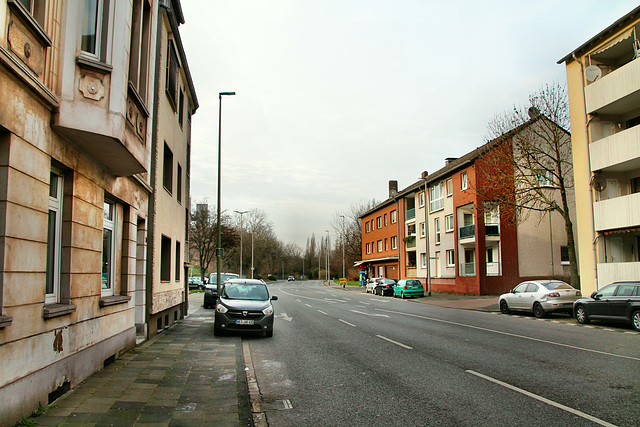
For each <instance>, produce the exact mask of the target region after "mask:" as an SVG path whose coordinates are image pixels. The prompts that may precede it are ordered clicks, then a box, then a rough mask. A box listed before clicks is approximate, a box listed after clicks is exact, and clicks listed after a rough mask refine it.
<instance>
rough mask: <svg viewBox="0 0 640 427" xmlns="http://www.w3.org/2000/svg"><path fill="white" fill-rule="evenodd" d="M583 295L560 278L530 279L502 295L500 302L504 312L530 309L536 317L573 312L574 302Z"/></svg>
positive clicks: (501, 309)
mask: <svg viewBox="0 0 640 427" xmlns="http://www.w3.org/2000/svg"><path fill="white" fill-rule="evenodd" d="M581 296H582V294H581V293H580V291H579V290H577V289H575V288H573V287H572V286H571V285H569V284H568V283H565V282H562V281H560V280H529V281H527V282H522V283H520V284H519V285H518V286H516V287H515V288H514V289H513V290H512V291H511V292H509V293H508V294H502V295H500V298H499V304H500V311H501V312H502V313H504V314H508V313H510V312H511V311H530V312H533V314H534V316H536V317H544V316H546V314H547V313H552V312H566V313H568V314H571V312H572V310H573V302H574V301H575V300H577V299H578V298H580V297H581Z"/></svg>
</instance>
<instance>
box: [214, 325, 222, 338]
mask: <svg viewBox="0 0 640 427" xmlns="http://www.w3.org/2000/svg"><path fill="white" fill-rule="evenodd" d="M221 335H222V329H220V328H216V327H214V328H213V336H214V337H219V336H221Z"/></svg>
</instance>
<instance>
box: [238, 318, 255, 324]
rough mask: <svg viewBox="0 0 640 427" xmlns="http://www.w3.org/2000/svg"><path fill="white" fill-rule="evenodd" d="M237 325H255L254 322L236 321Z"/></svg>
mask: <svg viewBox="0 0 640 427" xmlns="http://www.w3.org/2000/svg"><path fill="white" fill-rule="evenodd" d="M236 325H253V320H246V319H242V320H236Z"/></svg>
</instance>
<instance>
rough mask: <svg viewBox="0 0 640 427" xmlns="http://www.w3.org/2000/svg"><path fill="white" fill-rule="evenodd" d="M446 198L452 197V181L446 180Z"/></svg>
mask: <svg viewBox="0 0 640 427" xmlns="http://www.w3.org/2000/svg"><path fill="white" fill-rule="evenodd" d="M446 185H447V197H451V196H453V180H452V179H451V178H449V179H448V180H447V184H446Z"/></svg>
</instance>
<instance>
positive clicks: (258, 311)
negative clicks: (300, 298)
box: [213, 279, 278, 337]
mask: <svg viewBox="0 0 640 427" xmlns="http://www.w3.org/2000/svg"><path fill="white" fill-rule="evenodd" d="M277 299H278V297H277V296H275V295H273V296H270V295H269V289H268V288H267V285H266V284H265V283H264V282H263V281H262V280H253V279H231V280H227V281H226V282H225V283H224V286H223V287H222V289H221V292H220V296H219V298H218V303H217V304H216V314H215V323H214V327H213V333H214V335H216V336H217V335H220V334H221V333H223V332H225V331H235V332H263V333H264V335H265V336H267V337H272V336H273V318H274V315H273V306H272V305H271V301H275V300H277Z"/></svg>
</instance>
